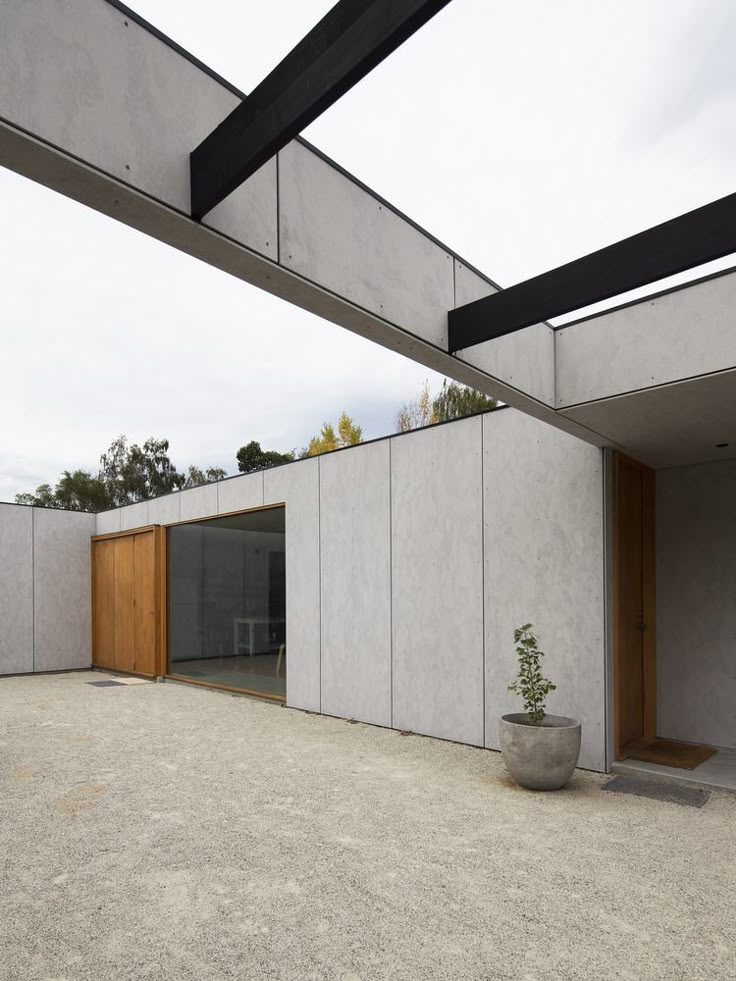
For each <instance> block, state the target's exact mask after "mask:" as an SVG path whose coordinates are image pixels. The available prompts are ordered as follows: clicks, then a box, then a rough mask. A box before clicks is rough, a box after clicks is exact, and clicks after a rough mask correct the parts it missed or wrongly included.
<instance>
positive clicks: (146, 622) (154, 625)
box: [92, 527, 161, 676]
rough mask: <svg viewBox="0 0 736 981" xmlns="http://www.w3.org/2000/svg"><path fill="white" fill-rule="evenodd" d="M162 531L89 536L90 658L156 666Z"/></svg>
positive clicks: (132, 667) (136, 667)
mask: <svg viewBox="0 0 736 981" xmlns="http://www.w3.org/2000/svg"><path fill="white" fill-rule="evenodd" d="M160 532H161V529H160V528H157V527H151V528H142V529H137V530H136V531H134V532H123V533H121V534H117V535H106V536H101V537H98V538H93V539H92V664H93V665H94V666H95V667H101V668H114V669H115V670H117V671H126V672H130V673H131V674H143V675H148V676H154V675H156V674H157V673H160V671H159V653H160V629H161V597H160V581H159V576H158V575H157V570H158V567H159V548H160Z"/></svg>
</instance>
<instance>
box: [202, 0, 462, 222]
mask: <svg viewBox="0 0 736 981" xmlns="http://www.w3.org/2000/svg"><path fill="white" fill-rule="evenodd" d="M449 2H450V0H340V2H339V3H337V4H335V6H334V7H333V8H332V9H331V10H330V11H329V13H328V14H326V16H325V17H323V18H322V20H321V21H320V22H319V24H317V26H316V27H315V28H314V29H313V30H311V31H310V32H309V34H307V36H306V37H305V38H303V39H302V40H301V41H300V42H299V44H297V46H296V47H295V48H294V49H293V50H292V51H291V52H290V53H289V54H288V55H287V56H286V57H285V58H284V60H283V61H282V62H281V64H279V65H278V66H277V67H276V68H274V70H273V71H272V72H271V74H270V75H268V76H267V77H266V78H265V79H264V80H263V81H262V82H261V83H260V85H259V86H258V87H257V88H256V89H255V90H254V91H253V92H252V93H251V95H249V96H248V97H247V98H246V99H245V100H244V101H243V102H241V103H240V105H239V106H237V107H236V108H235V109H234V110H233V111H232V112H231V113H230V115H229V116H228V117H227V118H226V119H225V120H223V122H222V123H220V125H219V126H218V127H217V128H216V129H215V130H213V131H212V133H210V135H209V136H208V137H206V139H204V140H203V141H202V143H200V145H199V146H198V147H197V148H196V150H194V151H193V152H192V154H191V157H190V165H191V207H192V217H193V218H195V219H197V220H200V219H201V218H203V217H204V215H206V214H207V212H208V211H210V210H211V209H212V208H214V207H215V205H217V204H219V202H220V201H222V200H223V198H225V197H227V195H228V194H230V193H231V192H232V191H234V190H235V188H236V187H239V186H240V184H242V183H243V181H245V180H247V179H248V178H249V177H250V176H251V175H252V174H254V173H255V171H256V170H258V168H259V167H261V166H262V165H263V164H264V163H266V161H267V160H270V159H271V157H273V156H274V155H275V154H276V153H278V151H279V150H281V149H282V148H283V147H284V146H286V144H287V143H289V142H290V140H293V139H294V137H295V136H297V135H298V134H299V133H300V132H301V131H302V130H303V129H305V128H306V127H307V126H308V125H309V124H310V123H312V122H314V120H315V119H317V117H318V116H319V115H320V114H321V113H323V112H324V111H325V109H327V108H329V106H331V105H332V104H333V103H334V102H336V101H337V100H338V99H339V98H340V96H342V95H344V94H345V92H347V91H348V89H350V88H352V86H353V85H355V84H356V82H359V81H360V79H361V78H363V77H364V76H365V75H367V74H368V72H370V71H371V69H373V68H375V67H376V65H378V64H379V63H380V62H381V61H383V59H384V58H386V57H387V56H388V55H390V54H391V52H392V51H394V50H395V49H396V48H398V47H399V45H400V44H402V43H403V42H404V41H406V39H407V38H408V37H410V36H411V35H412V34H413V33H414V32H415V31H417V30H418V29H419V28H420V27H422V25H423V24H425V23H426V22H427V21H428V20H430V18H431V17H433V16H434V15H435V14H436V13H437V12H438V11H439V10H441V9H442V8H443V7H445V6H446V5H447V4H448V3H449Z"/></svg>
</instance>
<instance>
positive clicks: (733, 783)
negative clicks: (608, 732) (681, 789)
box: [611, 749, 736, 794]
mask: <svg viewBox="0 0 736 981" xmlns="http://www.w3.org/2000/svg"><path fill="white" fill-rule="evenodd" d="M611 772H612V773H621V774H625V775H627V776H637V777H646V778H647V779H648V780H661V781H662V782H664V783H677V784H681V785H683V786H687V787H698V788H700V789H701V790H721V791H725V792H726V793H731V794H736V750H734V749H718V750H717V751H716V753H715V755H714V756H711V758H710V759H708V760H706V761H705V762H704V763H701V764H700V766H696V767H695V769H694V770H682V769H680V768H678V767H674V766H664V765H663V764H661V763H646V762H644V761H643V760H634V759H627V760H616V761H615V762H614V763H612V764H611Z"/></svg>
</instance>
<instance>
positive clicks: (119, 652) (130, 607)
mask: <svg viewBox="0 0 736 981" xmlns="http://www.w3.org/2000/svg"><path fill="white" fill-rule="evenodd" d="M134 600H135V538H134V537H133V536H132V535H130V536H127V537H126V538H118V539H116V540H115V667H116V668H117V669H118V671H131V672H132V671H135V609H134Z"/></svg>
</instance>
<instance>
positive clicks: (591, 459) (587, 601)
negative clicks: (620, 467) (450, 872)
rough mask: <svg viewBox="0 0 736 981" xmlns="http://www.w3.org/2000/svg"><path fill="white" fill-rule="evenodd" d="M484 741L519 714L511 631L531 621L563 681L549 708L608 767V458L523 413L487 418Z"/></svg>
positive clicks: (588, 760)
mask: <svg viewBox="0 0 736 981" xmlns="http://www.w3.org/2000/svg"><path fill="white" fill-rule="evenodd" d="M483 421H484V427H483V460H484V466H483V474H484V480H483V496H484V515H485V643H486V646H485V658H486V745H487V746H492V747H494V748H495V747H497V746H498V741H497V739H498V737H497V732H496V720H497V718H498V716H499V715H502V714H504V713H506V712H511V711H518V700H517V699H516V697H515V696H514V695H511V694H510V693H509V692H508V691H507V685H508V683H509V681H510V680H511V676H512V675H513V673H514V663H513V656H512V649H513V644H512V640H513V631H514V628H515V627H517V626H519V625H520V624H521V623H525V622H528V621H531V622H532V623H533V624H534V626H535V628H536V629H537V630H538V632H539V637H540V640H541V646H542V650H544V651H545V652H546V658H545V662H544V671H545V673H546V674H547V676H548V677H550V678H551V679H552V681H554V682H555V684H557V686H558V687H557V691H555V692H552V694H551V695H550V697H549V700H548V708H549V710H550V711H551V712H554V713H556V714H558V715H572V716H575V718H578V719H580V720H581V721H582V723H583V745H582V750H581V756H580V762H581V765H582V766H585V767H588V768H590V769H592V770H603V769H605V741H606V727H605V718H606V690H605V653H604V647H605V642H604V608H605V587H604V556H603V454H602V451H600V450H598V449H596V448H595V447H592V446H588V445H587V444H585V443H583V442H581V441H580V440H578V439H575V438H574V437H571V436H568V435H567V434H566V433H561V432H559V431H557V430H554V429H552V428H551V427H549V426H545V425H544V424H543V423H539V422H537V420H535V419H530V418H529V417H527V416H523V415H521V414H520V413H517V412H514V413H509V412H502V413H493V414H492V415H489V416H486V417H485V418H484V420H483Z"/></svg>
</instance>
